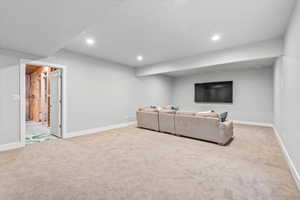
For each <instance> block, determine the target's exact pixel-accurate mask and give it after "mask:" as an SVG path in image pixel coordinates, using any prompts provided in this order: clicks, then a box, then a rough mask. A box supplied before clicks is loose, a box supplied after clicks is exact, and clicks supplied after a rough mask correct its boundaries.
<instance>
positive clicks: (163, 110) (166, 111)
mask: <svg viewBox="0 0 300 200" xmlns="http://www.w3.org/2000/svg"><path fill="white" fill-rule="evenodd" d="M159 112H160V113H168V114H175V113H176V111H175V110H170V109H160V110H159Z"/></svg>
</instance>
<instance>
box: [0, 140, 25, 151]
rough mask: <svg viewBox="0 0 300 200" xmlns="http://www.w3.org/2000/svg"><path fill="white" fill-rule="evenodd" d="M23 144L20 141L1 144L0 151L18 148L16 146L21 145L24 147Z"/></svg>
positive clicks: (19, 146)
mask: <svg viewBox="0 0 300 200" xmlns="http://www.w3.org/2000/svg"><path fill="white" fill-rule="evenodd" d="M24 146H25V144H24V143H22V142H15V143H9V144H3V145H0V152H2V151H8V150H12V149H18V148H21V147H24Z"/></svg>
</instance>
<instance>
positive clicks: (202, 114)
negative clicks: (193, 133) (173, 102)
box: [196, 112, 219, 118]
mask: <svg viewBox="0 0 300 200" xmlns="http://www.w3.org/2000/svg"><path fill="white" fill-rule="evenodd" d="M196 116H197V117H211V118H219V114H218V113H216V112H197V113H196Z"/></svg>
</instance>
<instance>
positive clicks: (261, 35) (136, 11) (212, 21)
mask: <svg viewBox="0 0 300 200" xmlns="http://www.w3.org/2000/svg"><path fill="white" fill-rule="evenodd" d="M293 3H294V1H293V0H259V1H255V0H225V1H224V0H151V1H149V0H128V1H124V3H122V4H120V6H119V7H118V8H116V9H113V10H111V12H109V13H108V14H107V15H106V17H105V18H102V19H98V21H97V23H96V24H94V25H93V26H91V27H89V28H88V29H86V32H85V33H82V34H81V35H79V36H78V37H77V38H76V39H74V40H73V41H72V42H71V43H70V44H69V45H67V49H69V50H72V51H77V52H81V53H84V54H88V55H93V56H97V57H100V58H105V59H108V60H112V61H115V62H119V63H123V64H126V65H130V66H144V65H149V64H154V63H159V62H162V61H168V60H173V59H178V58H183V57H186V56H192V55H197V54H201V53H202V52H207V51H213V50H218V49H223V48H228V47H232V46H237V45H242V44H246V43H252V42H257V41H262V40H267V39H272V38H276V37H280V36H282V35H283V34H284V32H285V29H286V26H287V24H288V20H289V16H290V14H291V11H292V8H293ZM214 33H219V34H222V36H223V39H222V40H221V41H219V42H217V43H213V42H211V41H210V37H211V35H212V34H214ZM85 37H93V38H94V39H95V40H96V44H95V46H93V47H88V46H87V45H86V44H85V42H84V38H85ZM140 54H141V55H143V56H144V61H143V62H138V61H137V60H136V56H137V55H140Z"/></svg>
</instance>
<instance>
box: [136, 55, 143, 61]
mask: <svg viewBox="0 0 300 200" xmlns="http://www.w3.org/2000/svg"><path fill="white" fill-rule="evenodd" d="M136 59H137V60H138V61H142V60H144V58H143V56H141V55H139V56H137V57H136Z"/></svg>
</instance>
